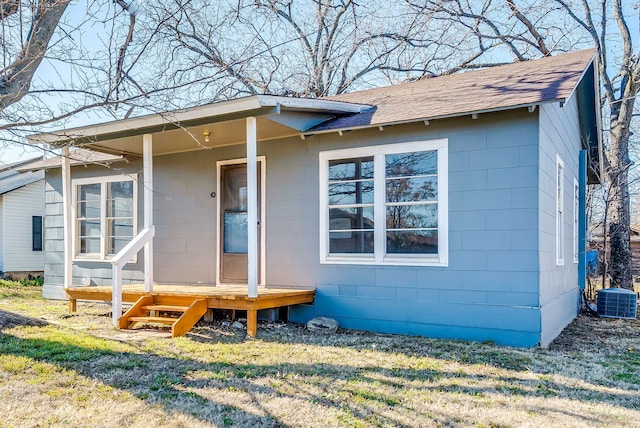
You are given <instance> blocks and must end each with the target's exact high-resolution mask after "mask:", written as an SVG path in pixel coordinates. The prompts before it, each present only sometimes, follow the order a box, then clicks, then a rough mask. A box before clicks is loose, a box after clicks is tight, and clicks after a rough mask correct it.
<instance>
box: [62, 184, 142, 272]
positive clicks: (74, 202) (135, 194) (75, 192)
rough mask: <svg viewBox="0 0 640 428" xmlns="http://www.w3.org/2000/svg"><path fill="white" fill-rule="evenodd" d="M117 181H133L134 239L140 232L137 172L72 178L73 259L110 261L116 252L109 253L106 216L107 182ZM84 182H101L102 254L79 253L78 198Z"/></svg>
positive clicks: (135, 259) (135, 260) (133, 260)
mask: <svg viewBox="0 0 640 428" xmlns="http://www.w3.org/2000/svg"><path fill="white" fill-rule="evenodd" d="M117 181H131V182H133V236H132V239H133V238H134V237H135V236H136V235H137V233H138V175H137V174H124V175H108V176H102V177H87V178H74V179H73V180H71V193H72V194H71V217H72V220H71V224H72V227H71V236H72V240H71V241H72V245H71V246H72V251H71V254H72V257H73V261H95V262H108V261H110V260H111V258H112V257H113V256H115V254H108V253H107V241H106V227H107V222H106V216H107V210H106V208H107V202H106V201H107V198H106V196H107V195H106V186H105V185H106V184H107V183H113V182H117ZM83 184H100V254H93V253H92V254H79V253H78V233H77V232H78V231H77V199H78V186H81V185H83ZM136 262H137V256H136V257H134V258H133V259H131V260H130V261H129V263H136Z"/></svg>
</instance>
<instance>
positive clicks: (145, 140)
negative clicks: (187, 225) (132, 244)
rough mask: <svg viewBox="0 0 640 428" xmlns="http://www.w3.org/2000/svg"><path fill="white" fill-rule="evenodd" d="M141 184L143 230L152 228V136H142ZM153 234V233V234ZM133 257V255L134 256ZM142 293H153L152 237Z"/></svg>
mask: <svg viewBox="0 0 640 428" xmlns="http://www.w3.org/2000/svg"><path fill="white" fill-rule="evenodd" d="M142 152H143V156H142V165H143V166H142V184H143V186H144V188H143V194H144V229H145V230H149V229H154V226H153V136H152V135H151V134H144V135H143V136H142ZM154 233H155V232H154ZM134 256H135V255H134ZM144 291H146V292H147V293H150V292H152V291H153V236H152V237H151V238H150V239H149V241H148V242H147V243H146V244H145V245H144Z"/></svg>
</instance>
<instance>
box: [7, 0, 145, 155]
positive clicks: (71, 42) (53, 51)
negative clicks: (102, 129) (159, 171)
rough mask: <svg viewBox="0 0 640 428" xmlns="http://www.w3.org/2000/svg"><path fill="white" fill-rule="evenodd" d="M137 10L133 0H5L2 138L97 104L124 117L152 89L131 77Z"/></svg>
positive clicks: (16, 139)
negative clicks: (73, 1) (80, 1)
mask: <svg viewBox="0 0 640 428" xmlns="http://www.w3.org/2000/svg"><path fill="white" fill-rule="evenodd" d="M137 10H138V6H137V5H136V4H135V2H134V0H115V1H114V2H105V1H100V0H93V1H90V2H87V3H86V4H79V3H78V4H76V3H72V2H70V1H69V0H0V26H1V27H0V48H1V52H0V55H2V61H3V63H2V71H1V73H0V138H2V140H3V144H4V145H6V144H7V143H17V144H24V142H25V139H24V135H25V134H26V133H32V132H37V131H42V130H43V129H46V126H48V125H49V124H54V123H55V126H56V127H60V126H63V125H64V123H65V122H64V121H65V120H68V119H69V118H71V117H73V116H77V115H78V114H80V113H82V112H87V111H90V110H92V109H101V115H110V116H115V117H122V116H124V115H125V114H126V112H127V109H128V108H129V107H130V105H133V104H137V103H139V102H140V100H145V99H146V98H147V97H149V93H153V91H149V90H148V89H146V88H143V87H142V86H141V84H140V83H139V82H138V81H137V80H136V79H135V78H134V77H133V76H134V73H135V71H136V70H135V67H140V66H141V65H142V64H140V63H141V58H142V57H141V56H140V55H136V52H130V50H131V48H130V45H131V41H132V39H133V34H134V29H135V28H136V12H137ZM132 70H133V72H132ZM120 106H125V107H126V108H120Z"/></svg>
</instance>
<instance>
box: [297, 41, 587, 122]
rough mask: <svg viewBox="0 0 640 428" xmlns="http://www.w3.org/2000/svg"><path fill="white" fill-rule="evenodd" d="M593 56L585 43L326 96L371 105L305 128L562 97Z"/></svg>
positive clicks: (469, 111) (431, 116) (428, 117)
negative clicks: (507, 61) (501, 62)
mask: <svg viewBox="0 0 640 428" xmlns="http://www.w3.org/2000/svg"><path fill="white" fill-rule="evenodd" d="M594 56H595V51H594V50H593V49H588V50H583V51H578V52H572V53H568V54H563V55H557V56H553V57H546V58H542V59H538V60H531V61H523V62H516V63H512V64H506V65H502V66H497V67H491V68H486V69H482V70H477V71H468V72H465V73H458V74H451V75H445V76H440V77H433V78H427V79H423V80H420V81H416V82H410V83H404V84H399V85H394V86H387V87H382V88H376V89H370V90H366V91H359V92H353V93H349V94H342V95H337V96H333V97H329V98H328V99H331V100H336V101H345V102H349V103H357V104H366V105H370V106H371V107H372V108H371V109H370V110H369V111H365V112H363V113H359V114H353V115H348V116H343V117H338V118H335V119H334V120H331V121H328V122H325V123H323V124H320V125H318V126H316V127H314V128H312V129H310V130H308V131H309V133H315V132H318V131H320V132H322V131H331V130H339V129H354V128H360V127H369V126H381V125H385V124H395V123H403V122H414V121H418V120H431V119H438V118H446V117H454V116H461V115H466V114H473V113H483V112H489V111H497V110H507V109H512V108H518V107H525V106H530V105H536V104H539V103H545V102H552V101H564V100H566V99H567V98H568V97H569V96H570V95H571V94H572V93H573V91H574V90H575V89H576V87H577V85H578V83H579V82H580V80H581V78H582V76H583V75H584V73H585V72H586V70H587V69H588V67H589V65H591V63H592V61H593V59H594Z"/></svg>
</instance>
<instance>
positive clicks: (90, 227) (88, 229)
mask: <svg viewBox="0 0 640 428" xmlns="http://www.w3.org/2000/svg"><path fill="white" fill-rule="evenodd" d="M78 229H79V230H80V236H98V237H99V236H100V220H79V221H78Z"/></svg>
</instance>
